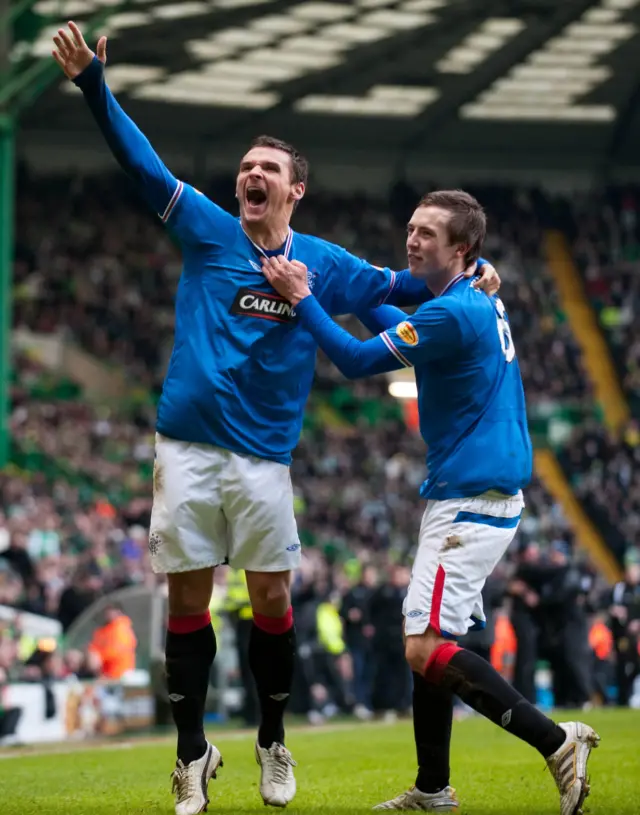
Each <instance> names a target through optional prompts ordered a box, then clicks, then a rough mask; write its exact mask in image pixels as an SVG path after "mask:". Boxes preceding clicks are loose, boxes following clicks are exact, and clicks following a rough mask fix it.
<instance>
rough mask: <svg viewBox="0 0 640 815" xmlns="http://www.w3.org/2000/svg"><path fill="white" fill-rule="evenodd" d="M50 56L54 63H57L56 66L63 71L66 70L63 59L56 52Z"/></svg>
mask: <svg viewBox="0 0 640 815" xmlns="http://www.w3.org/2000/svg"><path fill="white" fill-rule="evenodd" d="M51 54H52V56H53V58H54V59H55V61H56V62H57V63H58V65H59V66H60V67H61V68H62V70H63V71H64V70H65V68H66V62H65V61H64V59H63V58H62V57H61V56H60V54H59V53H58V52H57V51H52V52H51Z"/></svg>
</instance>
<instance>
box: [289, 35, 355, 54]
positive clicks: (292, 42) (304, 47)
mask: <svg viewBox="0 0 640 815" xmlns="http://www.w3.org/2000/svg"><path fill="white" fill-rule="evenodd" d="M280 48H282V49H283V50H287V51H302V52H304V53H305V54H309V53H311V54H313V53H316V54H317V53H323V54H327V53H335V52H337V51H344V50H346V49H347V48H348V43H346V42H343V41H342V40H335V39H330V38H328V37H324V36H321V35H318V36H316V37H289V38H288V39H285V40H281V41H280Z"/></svg>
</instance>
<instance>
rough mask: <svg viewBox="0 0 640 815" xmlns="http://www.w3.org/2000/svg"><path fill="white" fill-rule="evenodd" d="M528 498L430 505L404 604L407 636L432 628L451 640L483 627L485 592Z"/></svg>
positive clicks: (486, 497) (490, 495)
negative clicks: (483, 599)
mask: <svg viewBox="0 0 640 815" xmlns="http://www.w3.org/2000/svg"><path fill="white" fill-rule="evenodd" d="M523 508H524V500H523V497H522V493H521V492H520V493H519V494H518V495H514V496H505V495H501V494H500V493H496V492H487V493H484V494H483V495H479V496H477V497H475V498H451V499H447V500H444V501H433V500H431V501H427V508H426V510H425V512H424V515H423V516H422V523H421V524H420V536H419V540H418V553H417V555H416V559H415V562H414V564H413V571H412V574H411V583H410V584H409V589H408V591H407V596H406V599H405V601H404V607H403V613H404V617H405V633H406V634H408V635H411V634H423V633H424V632H425V631H426V630H427V628H428V627H431V628H433V629H434V630H435V631H437V632H438V633H439V634H442V636H445V637H451V638H456V637H461V636H463V635H464V634H466V633H467V631H468V630H469V629H470V628H474V627H475V628H476V629H479V628H483V627H484V625H485V624H486V618H485V615H484V610H483V606H482V589H483V588H484V584H485V582H486V580H487V578H488V577H489V575H490V574H491V572H492V571H493V570H494V568H495V567H496V565H497V563H498V561H499V560H500V559H501V558H502V556H503V555H504V553H505V552H506V550H507V548H508V546H509V544H510V543H511V541H512V540H513V538H514V536H515V534H516V530H517V528H518V524H519V522H520V516H521V515H522V510H523Z"/></svg>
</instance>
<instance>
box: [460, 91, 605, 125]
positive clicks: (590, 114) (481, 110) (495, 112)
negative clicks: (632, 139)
mask: <svg viewBox="0 0 640 815" xmlns="http://www.w3.org/2000/svg"><path fill="white" fill-rule="evenodd" d="M536 99H537V100H538V101H539V100H540V99H541V97H536ZM548 101H549V100H548V99H547V100H546V102H547V104H546V106H545V105H542V104H537V103H536V104H531V105H527V106H522V107H518V106H517V105H516V104H505V105H497V104H485V103H474V104H469V105H464V106H463V107H462V108H461V109H460V115H461V116H462V118H464V119H486V120H489V119H501V120H503V121H517V120H519V119H520V120H526V121H536V120H537V121H554V120H555V121H565V122H594V123H595V122H611V121H613V120H614V119H615V117H616V110H615V108H614V107H612V106H611V105H566V106H565V107H562V106H558V107H554V106H553V105H550V104H548Z"/></svg>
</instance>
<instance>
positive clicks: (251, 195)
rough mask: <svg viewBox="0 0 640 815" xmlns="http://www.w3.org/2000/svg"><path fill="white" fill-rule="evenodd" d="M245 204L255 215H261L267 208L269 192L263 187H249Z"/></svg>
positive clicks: (248, 210)
mask: <svg viewBox="0 0 640 815" xmlns="http://www.w3.org/2000/svg"><path fill="white" fill-rule="evenodd" d="M245 205H246V209H247V212H249V213H252V214H254V215H261V214H262V213H263V212H264V210H265V209H266V205H267V193H266V192H265V190H263V189H262V187H253V186H249V187H247V189H246V192H245Z"/></svg>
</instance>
